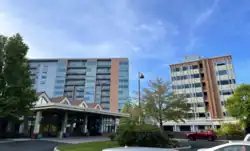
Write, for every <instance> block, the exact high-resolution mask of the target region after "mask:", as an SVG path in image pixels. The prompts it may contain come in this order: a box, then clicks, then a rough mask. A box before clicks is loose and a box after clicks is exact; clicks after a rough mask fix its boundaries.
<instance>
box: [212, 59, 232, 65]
mask: <svg viewBox="0 0 250 151" xmlns="http://www.w3.org/2000/svg"><path fill="white" fill-rule="evenodd" d="M231 63H232V62H231V60H223V61H218V62H216V63H215V65H216V66H224V65H227V64H231Z"/></svg>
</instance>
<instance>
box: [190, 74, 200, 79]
mask: <svg viewBox="0 0 250 151" xmlns="http://www.w3.org/2000/svg"><path fill="white" fill-rule="evenodd" d="M191 77H192V78H199V77H200V75H199V74H193V75H191Z"/></svg>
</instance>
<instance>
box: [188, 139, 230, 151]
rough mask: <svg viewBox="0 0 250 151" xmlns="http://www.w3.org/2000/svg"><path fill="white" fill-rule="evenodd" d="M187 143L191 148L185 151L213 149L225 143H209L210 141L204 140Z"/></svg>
mask: <svg viewBox="0 0 250 151" xmlns="http://www.w3.org/2000/svg"><path fill="white" fill-rule="evenodd" d="M188 143H189V144H190V145H191V146H192V148H191V149H187V150H185V151H197V149H200V148H210V147H213V146H217V145H220V144H224V143H226V142H221V141H218V142H210V141H206V140H204V141H203V140H199V141H189V142H188Z"/></svg>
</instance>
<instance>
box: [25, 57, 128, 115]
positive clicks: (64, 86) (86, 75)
mask: <svg viewBox="0 0 250 151" xmlns="http://www.w3.org/2000/svg"><path fill="white" fill-rule="evenodd" d="M29 65H30V72H31V78H32V81H33V86H34V88H35V89H36V91H37V92H41V91H45V92H46V93H47V94H48V96H49V97H57V96H67V97H68V98H69V99H70V100H76V99H82V100H85V101H86V102H87V103H93V102H98V103H101V105H102V107H103V109H105V110H110V111H112V112H118V111H120V110H121V109H122V108H123V106H124V104H125V103H126V102H127V100H128V97H129V62H128V59H127V58H104V59H30V60H29Z"/></svg>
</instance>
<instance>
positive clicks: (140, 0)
mask: <svg viewBox="0 0 250 151" xmlns="http://www.w3.org/2000/svg"><path fill="white" fill-rule="evenodd" d="M0 1H1V5H0V33H1V34H4V35H12V34H14V33H16V32H19V33H21V35H22V36H23V37H24V40H25V41H26V42H27V43H28V45H29V47H30V51H29V54H28V56H29V57H33V58H44V57H50V58H52V57H77V58H79V57H82V58H86V57H128V58H129V60H130V82H131V83H130V84H131V90H133V89H136V88H137V86H136V85H137V81H136V78H137V72H138V71H141V72H143V73H144V75H145V79H144V80H143V81H142V85H143V86H145V85H146V81H148V80H150V79H155V77H157V76H160V77H162V78H165V79H167V80H169V64H172V63H177V62H180V61H182V60H183V57H184V56H187V55H196V54H199V55H201V56H204V57H213V56H220V55H228V54H231V55H232V56H233V62H234V64H235V71H236V76H237V77H236V80H237V82H238V83H243V82H244V83H249V82H250V50H249V49H250V7H248V6H250V1H248V0H240V1H227V0H214V1H213V0H210V1H208V0H53V1H51V0H42V1H37V0H26V1H25V3H24V2H23V1H20V0H0Z"/></svg>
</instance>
